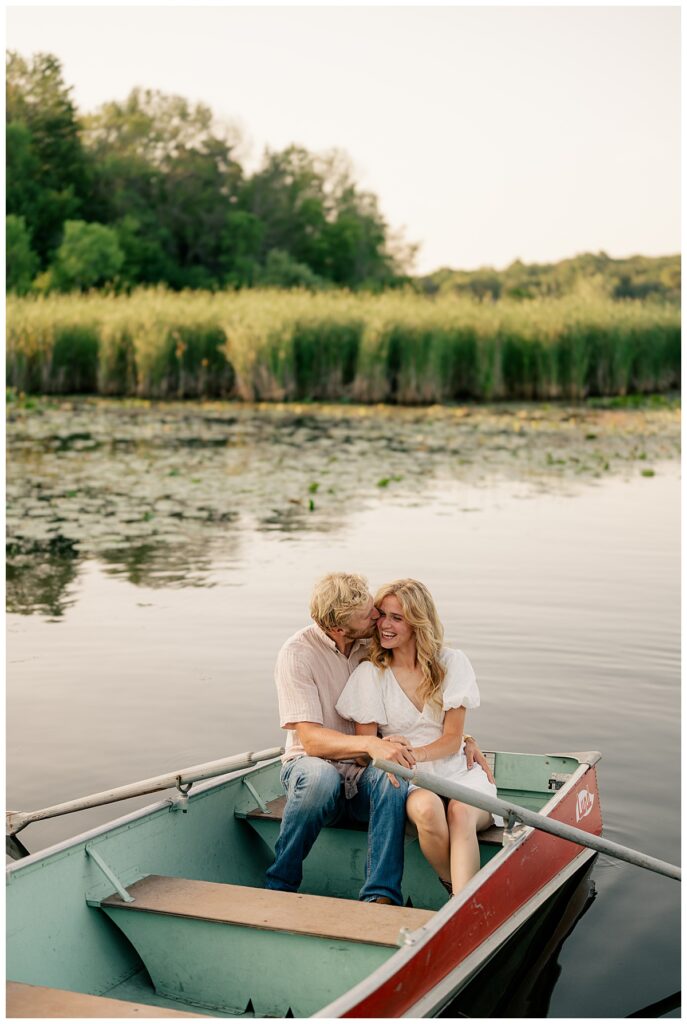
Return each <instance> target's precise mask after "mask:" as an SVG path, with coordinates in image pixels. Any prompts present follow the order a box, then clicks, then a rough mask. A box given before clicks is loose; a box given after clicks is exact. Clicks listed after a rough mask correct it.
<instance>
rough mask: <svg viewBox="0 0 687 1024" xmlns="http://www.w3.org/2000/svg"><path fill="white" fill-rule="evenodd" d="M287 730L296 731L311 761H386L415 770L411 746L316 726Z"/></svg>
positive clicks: (302, 725) (305, 724)
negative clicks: (360, 759) (315, 758)
mask: <svg viewBox="0 0 687 1024" xmlns="http://www.w3.org/2000/svg"><path fill="white" fill-rule="evenodd" d="M286 728H292V729H295V730H296V733H297V734H298V739H299V740H300V741H301V744H302V746H303V750H305V752H306V754H308V755H309V756H310V757H327V758H330V759H331V760H332V761H342V760H349V759H350V760H353V759H354V758H356V757H369V758H370V759H372V758H373V757H383V758H385V759H386V760H387V761H395V762H396V764H401V765H403V766H404V767H406V768H414V767H415V760H414V758H413V756H412V754H411V753H410V751H409V749H408V746H407V745H406V744H403V743H400V742H398V741H396V740H382V739H380V738H379V736H377V735H374V736H372V735H370V736H355V735H353V736H351V735H348V734H347V733H343V732H337V730H336V729H326V728H325V727H324V726H323V725H318V724H317V723H316V722H290V723H289V725H288V726H286Z"/></svg>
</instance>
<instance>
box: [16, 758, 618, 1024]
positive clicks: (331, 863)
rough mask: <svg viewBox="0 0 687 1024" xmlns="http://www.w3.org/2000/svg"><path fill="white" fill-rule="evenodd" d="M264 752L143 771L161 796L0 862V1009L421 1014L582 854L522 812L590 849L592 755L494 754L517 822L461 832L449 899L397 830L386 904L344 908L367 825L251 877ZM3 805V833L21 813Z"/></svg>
mask: <svg viewBox="0 0 687 1024" xmlns="http://www.w3.org/2000/svg"><path fill="white" fill-rule="evenodd" d="M278 753H279V751H278V750H277V749H274V750H271V751H267V752H261V753H260V754H256V755H253V754H245V755H237V758H235V759H234V760H233V761H231V760H230V761H229V762H227V763H226V764H225V767H224V772H223V774H219V775H217V773H216V772H215V775H216V777H214V778H208V777H207V776H208V775H210V774H212V773H210V772H206V773H205V776H204V774H203V772H196V773H195V775H193V774H192V770H191V769H188V770H187V771H186V774H185V773H184V772H179V773H171V776H170V777H161V778H164V779H165V781H166V784H167V785H173V784H174V781H173V780H176V788H177V790H178V791H177V792H175V794H174V795H173V796H172V797H166V798H163V799H161V800H159V801H158V802H157V803H154V804H152V805H150V806H148V807H145V808H143V809H141V810H137V811H134V812H133V813H130V814H128V815H125V816H124V817H120V818H118V819H117V820H115V821H112V822H110V823H108V824H106V825H103V826H101V827H99V828H96V829H93V830H91V831H89V832H86V833H83V834H81V835H78V836H75V837H74V838H72V839H70V840H67V841H65V842H62V843H59V844H58V845H56V846H53V847H51V848H49V849H47V850H45V851H41V852H39V853H36V854H33V855H28V856H25V857H23V858H22V859H21V860H18V861H16V862H15V863H12V864H10V865H9V866H8V869H7V886H8V887H7V902H6V906H7V922H8V935H7V978H8V980H9V984H8V1008H7V1015H8V1016H9V1017H19V1016H33V1017H49V1016H63V1017H98V1016H106V1017H118V1016H163V1017H173V1016H179V1015H182V1016H189V1015H191V1016H222V1017H287V1016H293V1017H330V1018H338V1017H430V1016H436V1015H438V1014H440V1013H441V1012H442V1010H443V1009H444V1008H445V1007H446V1006H447V1005H448V1004H449V1003H450V1002H451V1000H453V999H455V997H456V995H457V994H458V993H459V992H460V991H461V990H462V989H463V988H464V987H465V986H466V985H467V984H468V982H469V981H470V980H471V979H473V978H474V977H475V976H476V974H477V973H478V972H479V971H480V970H481V969H483V968H484V966H485V964H487V963H488V962H489V960H490V959H491V958H492V957H493V956H494V955H495V954H496V952H497V951H498V950H499V949H500V948H501V947H502V946H503V945H504V943H506V941H507V940H508V939H509V937H511V936H512V935H513V934H514V933H515V932H516V931H517V930H518V929H519V928H521V927H522V925H523V924H524V923H525V922H526V921H527V920H528V919H529V918H530V917H531V916H532V915H533V914H534V913H535V912H536V911H537V909H538V908H539V907H540V906H542V904H543V903H544V902H545V901H547V900H548V899H549V898H550V897H551V896H552V894H553V893H555V892H556V891H557V890H558V889H559V888H560V887H561V886H563V885H564V884H565V883H566V882H567V880H568V879H570V878H571V877H572V876H573V875H575V874H576V872H578V871H579V870H580V869H581V868H582V867H583V866H584V865H585V864H586V863H587V861H588V860H589V859H590V858H591V857H592V856H594V851H593V849H590V848H588V847H587V846H584V845H578V844H577V843H575V842H571V841H569V840H567V839H563V838H560V837H559V836H557V835H552V834H550V833H549V832H546V831H542V829H541V828H540V827H537V828H534V827H533V826H532V825H528V824H526V823H524V822H523V820H522V818H523V817H525V816H526V812H527V811H529V812H530V813H531V812H536V816H538V815H540V816H541V817H542V820H543V819H546V821H547V822H548V823H549V825H548V826H547V827H549V826H550V827H551V828H561V827H562V828H565V826H574V827H575V828H577V829H579V830H580V835H582V833H584V834H586V835H588V836H589V839H590V842H591V841H595V842H597V843H603V842H606V841H605V840H602V839H598V840H593V837H598V836H600V835H601V829H602V821H601V809H600V805H599V797H598V787H597V777H596V768H595V765H596V763H597V762H598V760H599V758H600V755H599V754H598V753H596V752H586V753H577V754H525V753H508V752H496V753H491V754H488V755H487V757H488V759H489V760H490V763H491V765H492V769H493V771H494V774H495V777H496V783H497V787H498V797H499V799H500V800H501V801H503V806H504V807H505V806H512V807H517V808H519V809H520V811H519V817H518V815H515V814H514V813H510V814H509V819H510V820H507V822H506V827H504V828H496V827H493V828H490V829H488V830H487V831H486V832H483V833H481V834H480V860H481V867H480V870H479V872H478V873H477V874H476V875H475V876H474V877H473V879H472V880H471V881H470V883H469V884H468V886H467V887H466V888H465V889H464V890H463V891H462V892H460V893H459V894H458V895H457V896H454V897H453V898H450V899H449V897H448V896H447V894H446V892H445V891H444V889H443V888H442V886H441V884H440V883H439V881H438V879H437V878H436V876H435V874H434V872H433V871H432V869H431V868H430V867H429V865H428V863H427V862H426V861H425V859H424V857H423V856H422V853H421V851H420V848H419V845H418V841H417V836H416V835H415V834H413V833H412V832H411V828H410V826H409V828H408V830H407V835H406V841H405V868H404V876H403V892H404V896H405V898H406V905H405V906H402V907H395V906H384V905H379V904H366V903H360V902H359V901H358V900H357V894H358V891H359V889H360V886H361V883H362V880H363V873H364V867H365V859H366V849H367V835H366V832H365V830H364V827H363V828H361V827H353V826H351V825H350V824H345V825H344V824H338V825H334V826H332V827H329V828H325V829H323V831H322V833H321V834H320V836H319V838H318V840H317V842H316V843H315V846H314V847H313V849H312V851H311V853H310V855H309V856H308V858H307V860H306V862H305V865H304V877H303V884H302V886H301V889H300V891H299V892H298V893H285V892H275V891H271V890H266V889H265V888H264V873H265V869H266V868H267V867H268V866H269V864H270V863H271V861H272V859H273V854H274V847H275V843H276V839H277V836H278V832H279V827H280V821H281V815H282V811H283V805H284V797H283V791H282V788H281V784H280V781H279V769H280V763H279V759H278V757H277V756H275V755H277V754H278ZM227 766H230V767H232V768H233V770H227ZM201 767H202V766H201ZM189 773H191V774H189ZM189 779H190V780H191V781H188V780H189ZM197 779H201V781H195V780H197ZM191 784H192V786H193V788H192V791H191V792H189V789H190V786H191ZM152 788H162V786H161V785H160V786H157V787H152ZM125 789H126V787H125ZM128 795H131V794H128ZM120 798H121V795H118V796H115V797H114V799H120ZM101 802H103V801H101ZM63 806H64V807H66V806H67V805H60V808H59V809H57V810H55V809H53V810H55V813H63V809H62V807H63ZM83 806H86V804H85V803H84V804H83ZM46 816H47V815H46ZM20 817H21V816H16V815H15V816H13V815H12V813H10V814H9V816H8V820H9V823H10V832H16V831H18V829H19V828H20V827H24V826H25V825H26V824H27V823H28V821H30V820H34V818H32V817H31V815H30V814H29V815H26V816H24V819H23V820H21V821H20V820H19V818H20ZM27 819H28V821H27Z"/></svg>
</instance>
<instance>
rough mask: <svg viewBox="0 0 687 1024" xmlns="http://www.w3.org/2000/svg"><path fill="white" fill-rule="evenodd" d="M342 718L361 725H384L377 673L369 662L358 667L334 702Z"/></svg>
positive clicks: (383, 712) (380, 689)
mask: <svg viewBox="0 0 687 1024" xmlns="http://www.w3.org/2000/svg"><path fill="white" fill-rule="evenodd" d="M336 710H337V711H338V712H339V714H340V715H341V717H342V718H346V719H348V721H351V722H359V723H360V724H361V725H362V724H366V723H368V722H376V723H377V725H386V724H387V720H386V708H385V707H384V698H383V697H382V687H381V680H380V677H379V671H378V670H377V669H376V668H375V667H374V665H372V664H371V663H370V662H369V661H364V662H363V663H362V665H358V667H357V669H356V670H355V671H354V672H353V673H352V675H351V677H350V679H349V680H348V682H347V683H346V685H345V687H344V690H343V693H342V694H341V696H340V697H339V699H338V701H337V702H336Z"/></svg>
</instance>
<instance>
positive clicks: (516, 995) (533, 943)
mask: <svg viewBox="0 0 687 1024" xmlns="http://www.w3.org/2000/svg"><path fill="white" fill-rule="evenodd" d="M595 862H596V857H593V858H592V860H591V861H590V862H589V864H588V865H587V866H585V867H584V868H582V869H581V870H580V871H578V872H577V874H576V875H574V876H573V877H572V878H571V879H570V880H569V881H568V882H566V884H565V885H564V886H562V888H561V889H559V890H558V892H557V893H555V894H554V895H553V896H552V897H551V898H550V899H549V900H547V902H546V903H545V904H544V905H543V906H542V907H540V908H539V910H538V911H537V912H536V913H535V914H534V915H533V916H532V917H531V918H530V919H529V920H528V921H527V922H526V923H525V924H524V925H523V926H522V928H520V929H519V930H518V932H517V933H516V934H515V935H514V936H513V938H511V939H510V940H509V941H508V942H507V943H506V945H505V946H504V947H503V948H502V949H500V950H499V952H498V953H497V954H496V956H495V957H494V958H493V959H492V960H490V961H489V964H488V966H487V968H486V969H485V970H484V971H482V972H480V974H478V976H477V977H476V978H475V979H474V981H472V982H470V984H469V985H467V987H466V988H465V989H463V991H462V992H461V993H460V995H459V996H457V998H456V999H454V1000H453V1001H452V1002H451V1003H450V1004H449V1006H447V1007H446V1009H444V1010H443V1011H442V1013H440V1014H439V1016H440V1017H548V1015H549V1005H550V1003H551V996H552V994H553V990H554V988H555V986H556V983H557V981H558V979H559V977H560V974H561V966H560V964H559V957H560V954H561V950H562V949H563V944H564V943H565V941H566V940H567V939H568V938H569V936H570V935H571V934H572V932H573V930H574V928H575V927H576V925H577V923H578V922H579V921H580V920H581V919H582V917H583V916H584V914H585V913H586V912H587V910H588V909H589V908H590V906H591V905H592V903H593V902H594V899H595V898H596V890H595V888H594V882H593V880H592V878H591V873H592V869H593V866H594V864H595Z"/></svg>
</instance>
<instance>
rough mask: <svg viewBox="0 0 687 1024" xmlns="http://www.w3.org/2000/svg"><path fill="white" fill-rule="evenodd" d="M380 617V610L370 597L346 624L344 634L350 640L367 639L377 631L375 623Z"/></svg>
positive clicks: (343, 629) (343, 628)
mask: <svg viewBox="0 0 687 1024" xmlns="http://www.w3.org/2000/svg"><path fill="white" fill-rule="evenodd" d="M378 618H379V612H378V611H377V609H376V608H375V606H374V601H373V600H372V597H370V598H369V599H368V601H367V604H364V605H362V606H361V607H360V608H359V609H358V611H357V612H354V613H353V615H351V617H350V619H349V620H348V622H347V623H346V625H345V626H343V627H342V631H343V633H344V636H345V637H346V639H348V640H366V639H368V637H371V636H372V635H373V634H374V631H375V623H376V622H377V619H378Z"/></svg>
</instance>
